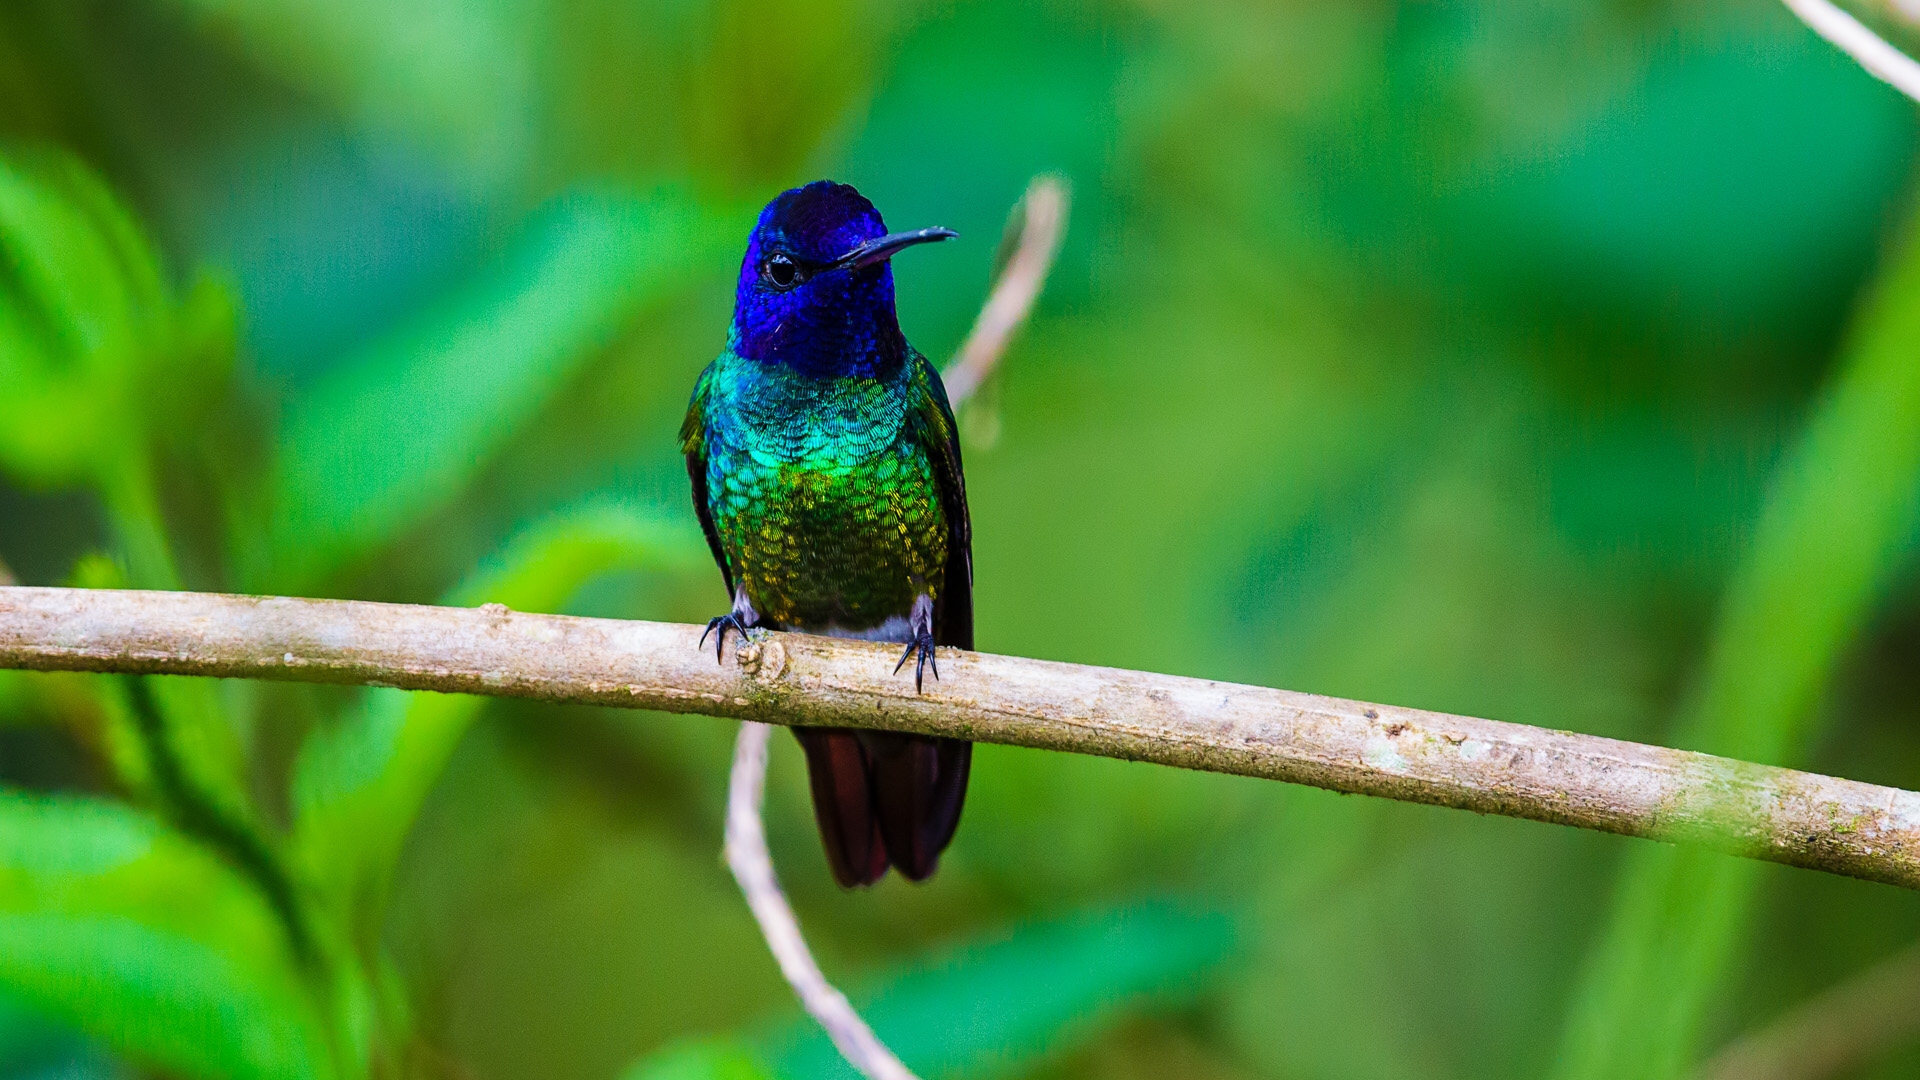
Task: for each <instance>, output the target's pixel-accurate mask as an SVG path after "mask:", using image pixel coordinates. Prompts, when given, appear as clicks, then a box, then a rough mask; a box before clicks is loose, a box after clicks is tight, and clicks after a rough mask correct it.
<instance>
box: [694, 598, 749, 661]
mask: <svg viewBox="0 0 1920 1080" xmlns="http://www.w3.org/2000/svg"><path fill="white" fill-rule="evenodd" d="M747 629H748V628H747V624H746V622H745V620H743V619H741V618H740V613H739V612H737V611H729V612H727V613H726V614H725V615H716V616H714V617H713V618H711V619H708V620H707V628H706V630H704V631H702V632H701V634H700V645H699V648H702V649H704V648H706V647H707V635H708V634H711V633H713V632H714V631H716V630H718V631H719V632H720V633H719V636H718V637H717V638H716V639H715V640H714V643H713V659H714V662H715V663H720V664H724V663H726V656H725V655H724V654H725V652H726V648H727V631H728V630H738V631H739V632H740V640H742V641H746V640H747V637H748V635H747Z"/></svg>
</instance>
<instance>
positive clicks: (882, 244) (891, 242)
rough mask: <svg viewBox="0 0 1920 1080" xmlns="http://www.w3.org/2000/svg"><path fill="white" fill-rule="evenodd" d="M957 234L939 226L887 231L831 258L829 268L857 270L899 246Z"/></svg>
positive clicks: (945, 238) (910, 245)
mask: <svg viewBox="0 0 1920 1080" xmlns="http://www.w3.org/2000/svg"><path fill="white" fill-rule="evenodd" d="M959 235H960V234H959V233H957V232H954V231H953V230H952V229H941V228H932V229H915V230H913V231H912V232H896V233H888V234H887V235H885V236H881V237H876V238H874V239H872V240H869V241H867V242H866V243H864V244H861V245H860V246H859V247H857V248H854V249H853V250H852V251H849V252H847V253H846V254H845V255H842V256H840V257H839V258H837V259H835V260H833V265H832V267H830V269H840V268H842V267H846V268H849V269H853V270H858V269H860V268H861V267H864V266H872V265H873V264H874V263H877V262H885V261H886V260H888V259H890V258H892V257H893V253H894V252H896V251H899V250H900V249H901V248H910V247H912V246H913V245H915V244H930V243H933V242H934V241H935V240H951V239H952V238H954V237H956V236H959Z"/></svg>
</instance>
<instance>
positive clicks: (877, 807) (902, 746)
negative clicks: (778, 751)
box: [793, 728, 973, 888]
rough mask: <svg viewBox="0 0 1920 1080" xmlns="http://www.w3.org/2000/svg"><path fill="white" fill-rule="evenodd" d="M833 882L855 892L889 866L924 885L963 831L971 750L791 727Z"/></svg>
mask: <svg viewBox="0 0 1920 1080" xmlns="http://www.w3.org/2000/svg"><path fill="white" fill-rule="evenodd" d="M793 734H794V736H795V737H796V738H798V739H799V740H800V746H801V748H802V749H803V750H805V751H806V755H807V776H808V780H809V781H810V784H811V787H812V789H813V813H814V818H815V820H816V821H817V822H818V823H819V825H820V839H821V842H822V843H823V844H824V846H825V847H826V850H827V862H828V864H829V865H830V866H832V868H833V876H834V879H835V880H837V881H839V882H840V884H841V885H843V886H845V887H847V888H852V887H854V886H857V885H871V884H873V883H874V882H875V881H878V880H880V877H881V875H883V874H885V873H886V872H887V866H888V864H889V863H891V864H892V865H893V866H894V867H895V868H896V869H898V870H899V871H900V872H901V873H902V874H904V875H906V876H907V877H908V878H909V879H910V880H913V881H921V880H924V879H926V878H927V877H928V876H929V875H931V874H932V873H933V871H934V869H935V868H936V867H937V866H938V865H939V861H940V853H941V851H943V850H945V849H946V846H947V842H948V841H950V840H952V839H953V833H954V829H955V828H957V827H958V826H959V824H960V808H961V806H962V804H963V803H964V802H965V801H966V797H967V773H968V771H969V768H970V766H971V762H972V758H973V744H971V743H966V742H961V741H959V740H956V739H935V738H927V737H924V736H917V735H899V734H895V733H893V732H885V731H860V732H855V731H850V730H847V729H845V728H794V729H793Z"/></svg>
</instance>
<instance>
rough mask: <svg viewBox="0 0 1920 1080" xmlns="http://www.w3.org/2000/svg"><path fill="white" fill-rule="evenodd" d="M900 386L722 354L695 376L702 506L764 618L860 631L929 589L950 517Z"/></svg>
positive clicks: (905, 378) (903, 377)
mask: <svg viewBox="0 0 1920 1080" xmlns="http://www.w3.org/2000/svg"><path fill="white" fill-rule="evenodd" d="M910 378H911V372H910V371H903V372H902V373H901V374H900V376H898V377H894V378H889V379H869V378H855V377H813V376H807V375H802V374H799V373H797V372H794V371H792V370H791V369H788V368H786V367H783V366H780V365H777V364H762V363H758V362H755V361H751V360H744V359H741V358H739V357H737V356H734V355H733V354H732V353H730V352H729V353H725V354H722V356H721V357H720V358H719V359H718V360H716V361H714V363H713V364H712V365H711V366H710V367H709V368H708V370H707V372H706V374H705V375H703V376H702V380H703V384H704V386H703V397H704V401H703V402H702V403H700V404H697V406H696V407H697V408H699V409H700V410H701V413H702V416H703V419H704V425H703V426H704V432H703V438H704V446H705V452H706V458H707V469H706V475H707V507H708V511H709V513H710V514H711V516H712V518H713V524H714V528H715V531H716V532H717V533H718V534H719V538H720V543H721V547H722V549H723V550H724V552H725V555H726V559H727V563H728V565H729V566H730V567H731V568H732V571H733V575H734V580H735V581H736V583H738V584H740V585H743V586H744V587H745V589H746V592H747V596H748V598H749V599H750V600H751V601H752V602H753V605H754V608H755V609H756V610H757V611H758V612H759V613H760V615H761V616H762V618H763V619H766V620H769V621H771V622H773V623H775V624H778V625H780V626H785V627H791V628H794V629H804V630H814V631H826V630H842V631H848V632H860V631H865V630H870V629H872V628H874V627H878V626H880V625H882V624H884V623H886V622H887V620H888V619H890V618H892V617H894V616H904V615H906V614H907V612H908V611H909V609H910V608H911V607H912V606H913V600H914V597H915V596H916V595H918V594H920V593H923V592H925V593H933V594H937V593H938V590H939V587H940V584H941V581H940V577H941V574H942V572H943V570H944V567H945V565H946V559H947V521H946V515H945V514H944V512H943V510H942V508H941V504H940V491H939V484H938V481H937V479H936V476H935V472H934V465H933V461H932V459H931V457H930V455H929V452H928V448H927V447H926V446H925V445H924V444H923V443H922V442H921V441H920V439H919V438H918V436H917V434H916V430H917V429H916V427H915V425H914V423H913V415H912V414H913V409H912V393H911V391H912V385H911V383H910V381H909V380H910Z"/></svg>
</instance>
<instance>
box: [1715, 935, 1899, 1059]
mask: <svg viewBox="0 0 1920 1080" xmlns="http://www.w3.org/2000/svg"><path fill="white" fill-rule="evenodd" d="M1915 1035H1920V944H1916V945H1910V946H1908V947H1907V948H1905V949H1902V950H1901V951H1899V952H1897V953H1895V954H1893V955H1892V956H1890V957H1888V958H1886V959H1885V960H1882V961H1880V962H1879V963H1877V964H1875V965H1873V966H1872V967H1870V968H1868V969H1867V970H1865V971H1863V972H1861V973H1859V974H1858V975H1855V976H1853V977H1852V978H1850V979H1847V980H1845V981H1844V982H1841V983H1840V984H1839V985H1837V986H1834V987H1831V988H1829V989H1828V990H1826V991H1825V992H1823V993H1821V994H1818V995H1816V996H1815V997H1813V998H1810V999H1808V1000H1807V1001H1804V1002H1802V1003H1800V1004H1799V1005H1796V1006H1794V1007H1793V1008H1792V1009H1789V1010H1787V1012H1786V1013H1785V1014H1784V1015H1782V1016H1780V1017H1779V1018H1778V1019H1776V1020H1774V1021H1773V1022H1772V1023H1770V1024H1768V1025H1767V1026H1766V1027H1764V1028H1761V1029H1760V1030H1758V1031H1754V1032H1749V1033H1748V1034H1746V1035H1742V1036H1741V1037H1740V1038H1738V1039H1736V1040H1734V1041H1733V1042H1732V1043H1730V1044H1728V1045H1727V1046H1726V1048H1724V1049H1722V1050H1721V1051H1720V1052H1719V1053H1718V1054H1715V1055H1714V1056H1713V1058H1712V1059H1711V1060H1709V1061H1708V1062H1707V1063H1706V1064H1705V1065H1703V1066H1701V1068H1700V1070H1699V1071H1698V1072H1697V1073H1696V1074H1695V1075H1696V1076H1697V1077H1698V1080H1831V1078H1834V1077H1839V1076H1845V1075H1848V1074H1850V1073H1852V1072H1853V1071H1854V1070H1857V1069H1859V1068H1862V1067H1864V1066H1866V1065H1869V1064H1872V1063H1873V1062H1874V1061H1875V1060H1876V1059H1878V1058H1879V1057H1880V1056H1881V1055H1883V1054H1885V1053H1887V1052H1888V1051H1890V1050H1892V1049H1894V1048H1896V1047H1898V1046H1900V1045H1901V1044H1903V1043H1905V1042H1907V1041H1909V1040H1911V1039H1912V1038H1913V1037H1914V1036H1915Z"/></svg>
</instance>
